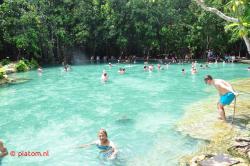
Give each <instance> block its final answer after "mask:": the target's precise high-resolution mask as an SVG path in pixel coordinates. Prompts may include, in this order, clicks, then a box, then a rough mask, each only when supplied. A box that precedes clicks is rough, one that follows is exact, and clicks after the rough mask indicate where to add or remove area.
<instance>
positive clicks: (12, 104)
mask: <svg viewBox="0 0 250 166" xmlns="http://www.w3.org/2000/svg"><path fill="white" fill-rule="evenodd" d="M119 67H125V68H126V69H127V73H126V74H125V75H119V74H118V73H117V71H118V69H119ZM182 68H185V69H186V70H187V74H186V75H185V76H183V75H182V73H181V69H182ZM190 68H191V65H190V64H188V65H184V66H183V65H170V66H169V68H168V69H165V70H161V71H158V70H157V69H155V70H154V71H153V72H151V73H149V72H144V71H143V65H142V64H135V65H131V66H128V65H123V64H120V65H116V66H113V68H109V67H108V66H107V65H84V66H73V67H72V71H70V72H63V71H62V68H60V67H51V68H45V69H44V71H43V74H42V75H38V73H37V72H36V71H30V72H26V73H18V74H15V75H13V77H22V78H30V79H31V80H30V81H28V82H26V83H22V84H16V85H8V86H2V87H1V88H0V99H1V100H0V102H1V104H0V117H1V120H0V138H1V139H3V140H4V141H5V143H6V146H7V148H8V150H9V151H11V150H14V151H16V152H20V151H31V152H32V151H33V152H37V151H40V152H43V151H47V150H48V151H49V157H11V156H7V157H6V158H4V159H3V160H2V166H16V165H17V166H34V165H36V166H47V165H53V166H57V165H58V166H60V165H64V166H65V165H69V166H78V165H81V166H82V165H87V166H99V165H119V166H120V165H133V166H134V165H157V166H159V165H165V166H168V165H169V166H174V165H178V160H179V158H180V157H181V156H183V155H185V154H189V153H191V152H193V151H195V150H197V148H198V146H199V145H200V143H201V141H199V140H195V139H192V138H190V137H188V136H185V135H182V134H181V133H180V132H177V131H176V124H177V123H178V120H179V119H180V118H181V117H182V116H183V114H184V108H185V107H186V106H187V105H188V104H191V103H193V102H196V101H197V100H199V99H204V98H205V97H206V96H208V95H213V94H214V93H216V91H215V90H214V91H212V92H209V93H208V92H207V91H206V89H207V87H206V85H205V84H204V82H203V76H204V75H205V74H211V75H213V76H214V77H219V78H222V79H225V80H233V79H240V78H247V77H248V78H249V76H250V72H248V71H246V70H245V69H246V68H247V65H243V64H224V65H223V64H212V65H210V68H209V69H205V70H204V69H201V70H199V72H198V74H197V75H190V72H189V71H190ZM103 69H106V71H107V72H108V74H109V79H110V80H109V81H108V82H107V83H102V82H101V81H100V77H101V73H102V70H103ZM211 89H212V87H211ZM100 128H105V129H106V130H107V131H108V135H109V139H110V140H112V141H113V142H114V143H115V144H116V145H117V147H118V149H119V156H118V159H117V160H115V161H102V160H100V159H98V158H97V156H98V150H97V149H96V147H91V148H87V149H76V148H74V147H75V146H78V145H81V144H85V143H89V142H92V141H93V140H96V139H97V132H98V130H99V129H100ZM0 165H1V164H0Z"/></svg>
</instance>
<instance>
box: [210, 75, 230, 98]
mask: <svg viewBox="0 0 250 166" xmlns="http://www.w3.org/2000/svg"><path fill="white" fill-rule="evenodd" d="M214 86H215V88H216V89H217V90H218V91H219V94H220V95H221V96H222V95H224V94H226V93H228V92H232V93H233V92H234V90H233V87H232V85H231V84H229V83H228V82H226V81H224V80H222V79H214Z"/></svg>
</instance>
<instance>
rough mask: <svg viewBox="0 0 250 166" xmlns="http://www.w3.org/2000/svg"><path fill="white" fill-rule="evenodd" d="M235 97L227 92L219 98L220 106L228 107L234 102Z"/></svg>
mask: <svg viewBox="0 0 250 166" xmlns="http://www.w3.org/2000/svg"><path fill="white" fill-rule="evenodd" d="M234 98H235V95H234V94H233V93H232V92H228V93H226V94H224V95H222V96H221V97H220V104H222V105H229V104H231V103H232V101H233V100H234Z"/></svg>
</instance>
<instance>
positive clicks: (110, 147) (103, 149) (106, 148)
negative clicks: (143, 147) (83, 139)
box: [79, 129, 118, 160]
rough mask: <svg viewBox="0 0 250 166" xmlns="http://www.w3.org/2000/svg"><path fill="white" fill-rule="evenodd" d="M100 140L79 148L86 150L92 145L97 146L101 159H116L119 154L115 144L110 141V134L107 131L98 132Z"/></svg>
mask: <svg viewBox="0 0 250 166" xmlns="http://www.w3.org/2000/svg"><path fill="white" fill-rule="evenodd" d="M98 138H99V139H98V140H96V141H94V142H92V143H90V144H86V145H82V146H80V147H79V148H86V147H89V146H91V145H96V147H97V148H98V149H99V150H100V155H99V156H100V157H101V158H104V159H111V160H112V159H115V158H116V156H117V153H118V150H117V148H116V146H115V144H114V143H113V142H112V141H110V140H109V139H108V134H107V131H106V130H105V129H100V131H99V132H98Z"/></svg>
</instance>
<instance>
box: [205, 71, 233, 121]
mask: <svg viewBox="0 0 250 166" xmlns="http://www.w3.org/2000/svg"><path fill="white" fill-rule="evenodd" d="M204 81H205V83H206V84H208V85H213V86H214V87H215V88H216V89H217V90H218V92H219V95H220V100H219V102H218V105H217V106H218V111H219V114H220V118H219V119H221V120H223V121H226V115H225V110H224V106H226V105H230V104H231V103H232V101H233V100H234V99H235V97H236V96H237V95H238V94H237V93H236V92H235V91H234V89H233V87H232V85H231V84H229V83H228V82H226V81H224V80H222V79H213V78H212V76H211V75H206V76H205V78H204Z"/></svg>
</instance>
